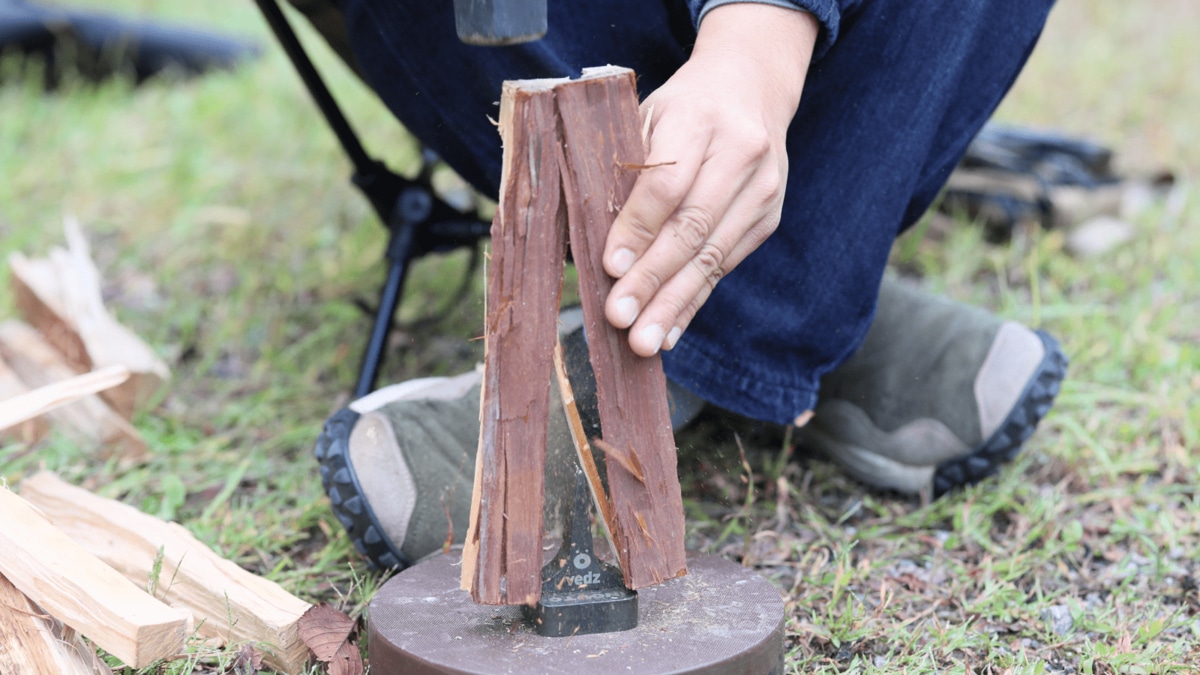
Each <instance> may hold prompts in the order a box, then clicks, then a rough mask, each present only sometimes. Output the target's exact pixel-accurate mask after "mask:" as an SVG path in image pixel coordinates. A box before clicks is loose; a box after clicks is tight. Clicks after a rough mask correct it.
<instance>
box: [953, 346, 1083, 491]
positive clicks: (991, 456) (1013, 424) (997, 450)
mask: <svg viewBox="0 0 1200 675" xmlns="http://www.w3.org/2000/svg"><path fill="white" fill-rule="evenodd" d="M1034 332H1035V333H1036V334H1037V336H1038V337H1039V338H1041V340H1042V345H1044V346H1045V348H1046V354H1045V356H1043V357H1042V362H1041V363H1040V364H1039V365H1038V369H1037V372H1036V373H1035V374H1034V376H1033V378H1031V379H1030V381H1029V384H1027V385H1025V390H1024V391H1023V392H1021V397H1020V398H1019V399H1018V400H1017V404H1016V405H1015V406H1013V409H1012V410H1011V411H1009V413H1008V417H1006V418H1005V419H1004V423H1003V424H1001V425H1000V428H999V429H997V430H996V432H995V433H993V434H992V435H991V437H990V438H988V439H987V440H986V441H984V443H983V444H982V445H980V446H979V447H977V448H976V449H974V450H972V451H971V453H970V454H968V455H966V456H965V457H960V458H958V459H955V460H951V461H948V462H942V463H941V464H939V465H938V467H937V471H936V472H935V473H934V476H933V496H934V497H940V496H942V495H944V494H945V493H947V492H949V491H950V490H953V489H954V488H957V487H960V486H963V485H971V484H974V483H978V482H979V481H981V480H983V479H984V478H987V477H988V476H991V475H992V474H994V473H996V472H997V471H999V470H1000V467H1001V466H1002V465H1004V464H1006V463H1007V462H1011V461H1012V460H1013V459H1014V458H1015V457H1016V456H1017V453H1019V452H1021V447H1022V446H1023V445H1024V443H1025V441H1026V440H1028V438H1029V436H1030V435H1031V434H1033V430H1034V429H1036V428H1037V425H1038V423H1039V422H1041V421H1042V418H1043V417H1045V416H1046V413H1048V412H1050V408H1051V407H1052V406H1053V405H1054V398H1055V397H1056V396H1058V390H1059V387H1060V385H1061V384H1062V381H1063V378H1064V377H1066V375H1067V365H1068V363H1069V361H1068V359H1067V355H1066V354H1064V353H1063V350H1062V347H1060V346H1059V344H1058V341H1057V340H1055V339H1054V338H1053V337H1052V336H1051V335H1050V334H1049V333H1046V332H1045V331H1041V330H1038V331H1034Z"/></svg>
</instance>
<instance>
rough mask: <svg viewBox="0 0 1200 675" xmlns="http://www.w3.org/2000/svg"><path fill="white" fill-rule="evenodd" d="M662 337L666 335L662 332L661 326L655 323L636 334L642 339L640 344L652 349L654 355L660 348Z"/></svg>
mask: <svg viewBox="0 0 1200 675" xmlns="http://www.w3.org/2000/svg"><path fill="white" fill-rule="evenodd" d="M664 335H666V333H664V332H663V328H662V326H660V325H658V324H656V323H652V324H650V325H649V326H646V327H645V328H643V329H642V330H641V331H639V333H638V337H640V338H641V339H642V342H644V343H645V344H647V345H652V346H653V347H654V352H653V353H655V354H657V353H658V350H659V349H661V348H662V343H663V336H664Z"/></svg>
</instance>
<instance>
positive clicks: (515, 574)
mask: <svg viewBox="0 0 1200 675" xmlns="http://www.w3.org/2000/svg"><path fill="white" fill-rule="evenodd" d="M552 83H553V81H544V80H543V81H537V80H534V81H524V82H506V83H505V84H504V89H503V94H502V97H501V101H500V136H501V138H502V140H503V143H504V163H503V168H502V173H501V182H500V204H499V208H498V210H497V212H496V218H495V220H494V221H493V223H492V252H491V258H490V263H489V266H488V289H487V319H486V322H485V326H484V336H485V348H484V349H485V356H484V379H483V391H482V395H481V397H480V398H481V402H480V418H481V419H480V434H479V452H478V454H477V456H476V462H477V464H476V481H475V494H474V496H473V499H472V509H471V524H470V527H469V528H468V530H467V540H466V547H465V550H464V554H463V559H464V561H466V562H464V564H463V578H462V582H463V587H464V588H466V589H469V590H470V591H471V596H472V598H473V599H474V600H475V601H476V602H479V603H483V604H530V605H532V604H534V603H536V602H537V600H538V599H539V598H540V597H541V590H542V580H541V568H542V558H543V553H542V528H543V519H542V513H543V512H542V508H543V503H542V502H543V499H544V497H543V495H544V492H545V465H546V436H547V426H548V421H549V414H550V378H551V375H552V369H551V363H552V351H553V349H554V345H555V343H556V339H557V326H558V303H559V298H560V296H561V293H562V280H563V264H564V262H565V259H566V241H565V237H566V224H565V222H563V221H564V219H565V216H566V212H565V210H564V209H563V207H562V200H561V196H562V195H561V193H562V188H561V184H560V180H559V171H558V162H557V153H558V143H557V138H556V135H555V134H554V129H556V128H557V121H556V119H555V113H554V94H553V90H552Z"/></svg>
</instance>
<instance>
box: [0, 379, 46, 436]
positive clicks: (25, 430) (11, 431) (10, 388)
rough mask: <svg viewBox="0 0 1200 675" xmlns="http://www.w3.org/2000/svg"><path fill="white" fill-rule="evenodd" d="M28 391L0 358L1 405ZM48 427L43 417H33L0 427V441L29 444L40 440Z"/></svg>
mask: <svg viewBox="0 0 1200 675" xmlns="http://www.w3.org/2000/svg"><path fill="white" fill-rule="evenodd" d="M28 393H29V387H26V386H25V383H24V382H22V381H21V378H20V377H18V376H17V373H16V372H15V371H14V370H13V369H12V368H11V367H10V366H9V365H8V362H6V361H5V360H4V359H3V358H0V405H3V403H4V402H5V401H8V400H10V399H14V398H16V397H18V396H21V395H23V394H28ZM49 429H50V426H49V425H48V424H47V423H46V420H45V419H43V418H41V417H35V418H33V419H30V420H26V421H25V422H22V423H21V424H18V425H17V426H15V427H10V428H7V429H5V428H0V441H11V442H14V443H24V444H25V445H27V446H31V445H33V444H35V443H37V442H38V441H39V440H41V439H42V437H43V436H45V435H46V432H47V431H49Z"/></svg>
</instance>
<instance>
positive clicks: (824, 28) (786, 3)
mask: <svg viewBox="0 0 1200 675" xmlns="http://www.w3.org/2000/svg"><path fill="white" fill-rule="evenodd" d="M735 2H740V3H744V2H752V3H757V4H760V5H773V6H775V7H786V8H788V9H796V10H800V11H805V12H808V13H809V14H812V15H813V17H814V18H816V20H817V23H819V24H821V33H820V35H819V36H817V45H816V47H815V48H814V49H813V63H816V62H817V61H819V60H820V59H821V57H823V56H825V52H827V51H829V48H830V47H832V46H833V43H834V42H836V41H837V33H838V23H839V21H840V19H841V16H842V11H841V6H840V4H839V2H838V0H688V7H689V8H690V9H691V10H692V22H693V23H694V24H695V25H696V28H697V29H699V27H700V22H701V21H702V20H703V19H704V15H705V14H707V13H709V12H710V11H712V10H713V9H715V8H717V7H720V6H721V5H729V4H733V3H735Z"/></svg>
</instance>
